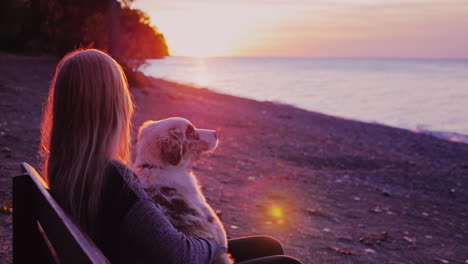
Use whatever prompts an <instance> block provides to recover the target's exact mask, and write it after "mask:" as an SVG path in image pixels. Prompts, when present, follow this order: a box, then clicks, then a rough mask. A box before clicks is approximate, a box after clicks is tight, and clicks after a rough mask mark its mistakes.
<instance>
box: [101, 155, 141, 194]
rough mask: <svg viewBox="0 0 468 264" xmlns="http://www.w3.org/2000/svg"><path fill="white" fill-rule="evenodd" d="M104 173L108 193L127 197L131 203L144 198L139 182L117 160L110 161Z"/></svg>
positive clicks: (127, 168) (133, 174)
mask: <svg viewBox="0 0 468 264" xmlns="http://www.w3.org/2000/svg"><path fill="white" fill-rule="evenodd" d="M105 173H106V177H105V188H106V189H107V190H108V191H110V192H113V193H115V194H120V195H123V196H128V198H130V200H133V201H135V200H138V199H141V198H146V194H145V192H144V190H143V188H142V186H141V183H140V180H139V179H138V177H137V176H136V175H135V173H134V172H133V171H132V170H131V169H130V168H129V167H127V166H126V165H125V164H123V163H121V162H120V161H117V160H110V161H109V162H108V164H107V166H106V170H105Z"/></svg>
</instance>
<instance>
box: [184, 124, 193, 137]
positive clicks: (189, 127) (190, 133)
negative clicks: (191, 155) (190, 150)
mask: <svg viewBox="0 0 468 264" xmlns="http://www.w3.org/2000/svg"><path fill="white" fill-rule="evenodd" d="M185 135H186V136H187V138H194V137H195V129H194V128H193V126H192V125H189V126H188V127H187V131H186V132H185Z"/></svg>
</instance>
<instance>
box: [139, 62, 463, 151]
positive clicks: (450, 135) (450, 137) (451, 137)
mask: <svg viewBox="0 0 468 264" xmlns="http://www.w3.org/2000/svg"><path fill="white" fill-rule="evenodd" d="M467 60H468V59H467ZM146 78H148V79H150V80H151V79H153V80H154V81H155V82H158V81H164V82H167V83H173V84H175V85H181V86H188V87H191V88H193V89H206V90H209V91H211V92H213V93H217V94H220V95H227V96H234V97H239V98H242V99H248V100H254V101H257V102H261V103H272V104H275V105H279V106H285V107H292V108H297V109H301V110H304V111H307V112H311V113H320V114H323V115H328V116H330V117H334V118H340V119H345V120H349V121H355V122H363V123H366V124H376V125H381V126H386V127H389V128H395V129H403V130H406V131H409V132H412V133H415V134H423V135H429V136H432V137H434V138H438V139H442V140H446V141H450V142H456V143H463V144H468V134H464V133H459V132H454V131H445V130H429V129H424V127H425V125H417V126H416V127H414V128H408V127H401V126H393V125H391V124H385V123H382V122H377V121H366V120H360V119H355V118H348V117H343V116H337V115H333V114H328V113H322V112H319V111H314V110H309V109H305V108H302V107H300V106H298V105H294V104H291V103H287V102H282V101H277V100H258V99H255V98H248V97H243V96H238V95H232V94H228V93H224V92H223V91H218V90H216V89H215V88H210V87H204V86H197V85H196V84H193V83H183V82H177V81H174V80H170V79H165V78H158V77H152V76H146ZM144 89H151V87H149V88H144Z"/></svg>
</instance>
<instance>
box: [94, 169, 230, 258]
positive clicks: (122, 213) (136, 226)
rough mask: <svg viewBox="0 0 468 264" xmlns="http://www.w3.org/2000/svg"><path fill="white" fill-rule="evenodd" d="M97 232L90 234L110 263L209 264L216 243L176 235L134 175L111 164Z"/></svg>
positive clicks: (217, 252) (214, 255)
mask: <svg viewBox="0 0 468 264" xmlns="http://www.w3.org/2000/svg"><path fill="white" fill-rule="evenodd" d="M102 195H103V197H102V199H103V200H102V206H101V210H100V212H99V213H100V215H99V219H100V221H99V223H98V227H97V228H96V229H95V230H97V231H96V232H94V233H93V234H90V235H91V237H92V238H93V240H94V241H95V242H96V244H97V246H98V247H99V248H100V249H101V250H102V251H103V253H104V255H106V257H107V258H108V259H109V260H110V261H111V262H112V263H164V264H171V263H178V264H186V263H194V264H197V263H206V264H208V263H211V262H212V260H213V259H214V258H215V257H216V256H217V255H218V254H219V253H221V252H222V251H223V250H225V249H223V248H221V247H220V246H219V244H218V243H217V242H216V241H215V240H211V239H203V238H195V237H189V236H186V235H184V234H183V233H181V232H179V231H177V230H176V229H175V228H174V226H173V225H172V224H171V223H170V222H169V220H168V219H167V218H166V217H165V216H164V215H163V213H162V212H161V210H159V208H158V207H157V206H156V205H155V204H154V202H153V201H152V200H151V199H150V198H149V197H148V196H147V195H146V193H145V192H144V190H143V188H142V187H141V184H140V182H139V180H138V178H137V177H136V175H135V174H134V173H133V172H132V171H131V170H130V169H128V168H127V167H126V166H125V165H123V164H121V163H119V162H117V161H112V162H111V163H110V164H109V166H108V167H107V168H106V175H105V183H104V190H103V193H102Z"/></svg>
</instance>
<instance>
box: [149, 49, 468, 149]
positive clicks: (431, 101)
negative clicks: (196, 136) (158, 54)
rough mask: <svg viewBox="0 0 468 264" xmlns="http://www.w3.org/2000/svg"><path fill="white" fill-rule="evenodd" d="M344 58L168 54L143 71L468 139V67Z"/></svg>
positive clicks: (227, 91)
mask: <svg viewBox="0 0 468 264" xmlns="http://www.w3.org/2000/svg"><path fill="white" fill-rule="evenodd" d="M340 61H341V60H339V59H338V61H337V62H333V63H332V62H321V61H315V62H314V60H309V59H307V60H305V61H304V62H295V61H294V60H285V61H282V60H273V59H271V61H270V58H265V61H263V60H262V59H261V58H255V59H249V58H244V59H242V60H241V59H239V60H236V59H235V58H217V59H213V60H210V59H206V60H205V59H200V60H198V59H196V58H192V59H191V58H168V59H167V61H164V60H157V61H156V60H150V61H148V63H147V64H146V66H145V67H143V68H141V70H142V72H144V73H145V74H147V75H148V76H154V77H156V78H165V79H166V80H168V81H173V82H177V83H180V84H184V85H189V86H197V87H204V88H208V89H211V90H213V91H216V92H220V93H225V94H232V95H235V96H240V97H244V98H251V99H255V100H259V101H273V102H278V103H282V104H289V105H294V106H297V107H300V108H302V109H306V110H309V111H312V112H321V113H325V114H329V115H333V116H337V117H343V118H347V119H352V120H356V121H364V122H368V123H380V124H384V125H388V126H392V127H399V128H404V129H408V130H412V131H421V130H423V131H425V132H426V133H427V134H433V135H435V136H439V137H442V138H447V139H450V138H452V137H454V138H457V139H458V140H462V141H464V142H467V141H468V126H467V125H466V121H467V120H466V118H465V117H464V116H463V113H464V111H463V109H464V102H463V100H462V98H464V97H463V96H464V95H465V94H466V93H464V92H463V89H462V87H463V83H466V81H467V80H468V79H466V78H462V77H461V76H462V74H463V72H465V71H466V69H467V66H468V64H456V63H451V62H447V63H440V64H437V63H430V62H427V63H424V62H422V63H411V62H407V63H406V62H401V63H393V62H388V63H387V62H385V61H378V60H377V61H375V62H368V61H367V62H366V61H361V60H356V61H353V60H350V61H342V62H340ZM221 65H225V67H220V66H221ZM354 65H355V66H354ZM431 76H432V77H431ZM402 94H405V95H406V96H400V95H402ZM443 102H444V103H443ZM447 102H451V103H447ZM435 106H437V107H435ZM448 133H453V134H452V135H449V134H448Z"/></svg>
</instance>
